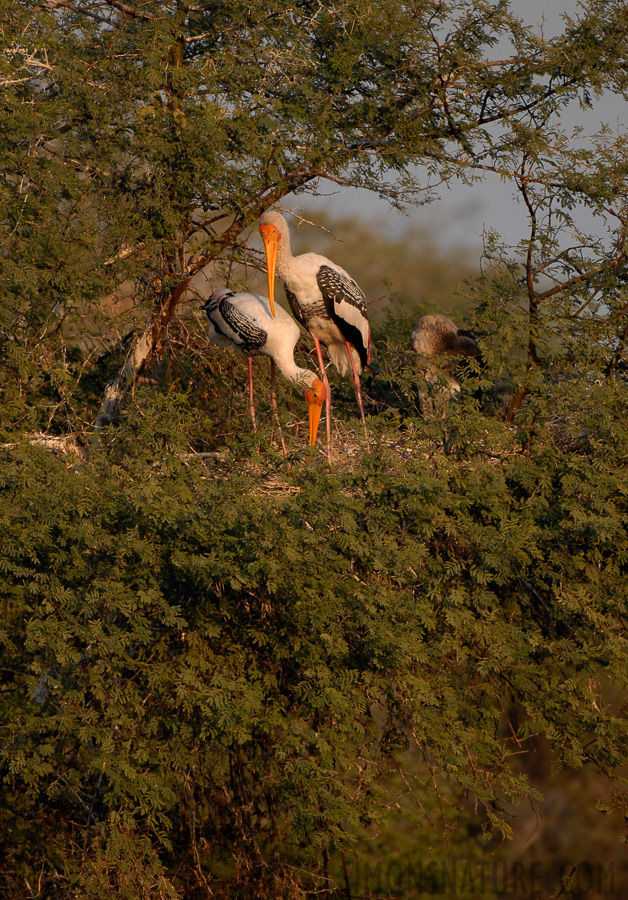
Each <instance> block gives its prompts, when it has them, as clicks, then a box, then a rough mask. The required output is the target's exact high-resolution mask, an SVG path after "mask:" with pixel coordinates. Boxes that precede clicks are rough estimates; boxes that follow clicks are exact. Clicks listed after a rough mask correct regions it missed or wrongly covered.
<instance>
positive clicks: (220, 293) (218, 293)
mask: <svg viewBox="0 0 628 900" xmlns="http://www.w3.org/2000/svg"><path fill="white" fill-rule="evenodd" d="M234 296H235V291H232V290H231V288H226V287H222V288H218V289H217V290H215V291H214V293H213V294H212V295H211V297H210V298H209V300H207V302H206V303H205V304H204V306H203V307H202V308H203V309H208V308H209V307H210V306H211V305H213V304H215V303H220V302H221V301H222V300H224V299H225V297H234Z"/></svg>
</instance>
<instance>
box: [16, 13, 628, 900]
mask: <svg viewBox="0 0 628 900" xmlns="http://www.w3.org/2000/svg"><path fill="white" fill-rule="evenodd" d="M2 28H3V31H2V34H3V52H2V57H1V64H2V85H3V88H4V99H3V104H2V108H1V111H0V115H2V117H3V121H2V123H1V124H2V128H1V129H0V142H1V145H2V150H3V153H2V178H1V179H0V190H1V191H2V200H3V219H2V233H3V253H2V254H1V255H0V266H1V267H2V276H3V277H2V278H1V279H0V291H2V303H1V304H0V317H1V319H0V321H1V323H2V324H1V329H2V336H1V337H2V344H1V346H2V351H1V352H2V354H3V373H2V376H1V377H2V390H3V403H2V409H1V410H0V415H2V424H3V428H4V432H5V435H6V438H5V440H6V443H3V446H2V448H1V452H2V454H3V456H2V459H3V469H2V482H1V484H0V487H1V492H0V497H1V505H0V515H1V523H2V532H3V536H4V537H3V542H2V547H1V550H0V553H1V556H0V566H1V571H2V572H3V580H4V587H5V588H6V597H7V599H6V603H5V620H6V624H5V626H4V630H3V632H2V635H1V640H2V644H3V651H4V657H5V665H4V668H3V672H2V678H3V681H2V692H1V694H0V704H1V707H2V715H1V716H0V719H1V720H2V722H3V723H4V724H3V735H2V739H1V740H0V767H1V771H2V777H3V784H4V788H5V796H6V800H5V802H4V805H3V807H2V818H1V820H0V825H1V832H0V836H1V839H2V844H3V851H4V859H5V860H6V865H5V868H6V871H7V878H8V879H9V886H8V887H9V888H10V889H11V890H12V891H13V893H14V894H15V895H16V896H18V895H19V892H22V893H24V894H25V895H29V892H30V895H31V896H32V895H35V896H37V895H38V894H39V895H42V896H43V895H46V896H61V897H68V896H86V897H99V896H101V897H111V896H115V895H119V896H128V897H138V896H140V897H151V898H152V897H165V896H170V897H175V896H185V897H189V898H196V897H208V896H211V895H212V894H220V895H221V896H229V895H232V896H234V897H235V896H255V897H261V896H269V897H271V896H272V897H276V896H282V895H283V896H290V895H302V894H304V893H306V892H307V891H308V890H311V891H316V892H319V893H320V892H322V891H326V892H327V893H332V892H333V891H334V890H335V889H336V883H335V882H334V874H333V872H332V868H333V866H332V863H333V852H334V850H344V849H346V848H347V847H349V846H352V845H353V844H354V843H355V841H356V840H357V839H358V838H359V836H360V835H361V834H364V833H368V834H370V835H372V834H373V831H374V830H375V829H376V828H378V827H379V826H380V824H381V820H382V818H383V817H384V815H385V814H386V813H387V811H390V810H395V809H397V808H398V807H399V806H400V805H401V804H400V803H399V801H398V795H399V779H401V780H402V782H403V784H404V785H405V787H406V792H405V794H404V798H405V799H407V798H408V797H410V796H414V797H417V796H418V797H419V806H418V809H419V813H421V812H426V808H427V818H428V819H429V818H430V813H431V807H430V806H429V804H430V803H433V802H434V801H433V797H434V794H435V795H436V796H438V797H440V798H441V799H442V798H444V799H445V800H446V801H448V802H450V803H451V807H447V804H446V803H443V804H442V808H443V809H445V808H451V809H452V815H451V816H448V814H447V812H446V811H444V812H443V813H442V815H443V817H444V828H445V830H446V831H449V830H451V828H452V827H453V821H454V820H455V818H456V816H457V815H458V808H459V807H462V808H463V809H464V808H465V804H470V803H471V804H475V805H476V806H477V807H478V808H481V809H482V810H483V814H484V822H483V824H484V825H485V826H486V827H487V828H489V829H490V828H493V829H495V830H499V829H502V830H503V831H504V832H505V833H507V832H508V822H507V818H506V815H505V812H504V806H505V805H506V804H508V803H509V802H511V801H515V800H517V799H519V798H521V797H522V796H530V795H531V794H533V790H532V789H531V787H530V785H529V784H528V783H527V781H526V779H525V777H523V775H522V774H521V773H520V772H517V771H516V769H514V768H513V767H512V766H511V765H510V758H511V756H512V754H513V753H514V754H516V753H518V752H519V751H520V750H521V749H522V748H524V747H525V746H526V737H527V736H528V734H530V733H538V734H540V735H543V736H544V737H545V738H546V739H547V740H548V741H550V742H551V746H552V749H553V752H554V753H555V762H556V765H561V764H568V765H572V766H574V767H576V766H580V765H583V764H585V763H589V764H591V765H594V766H595V767H597V769H598V770H599V771H601V772H603V773H604V774H605V775H607V776H608V777H609V778H613V777H614V775H615V774H616V773H617V771H619V770H620V768H621V766H622V765H624V764H625V761H626V718H625V715H624V708H623V706H622V703H623V701H622V699H621V697H619V698H616V697H614V696H612V695H610V696H609V695H608V694H607V693H606V685H607V684H612V685H620V686H622V685H624V684H625V681H626V658H627V655H626V633H625V623H624V614H625V600H624V597H625V591H626V572H625V564H626V559H627V558H628V546H627V541H626V516H627V510H626V502H625V488H624V487H623V483H622V478H623V475H624V469H623V467H624V465H625V462H624V461H625V457H626V427H625V422H626V415H625V412H626V409H625V407H626V395H625V384H624V382H623V381H622V379H621V377H620V378H619V379H618V378H617V375H618V374H619V375H620V376H621V374H622V369H623V366H622V363H623V353H624V344H625V340H626V300H625V275H624V272H625V258H626V257H625V252H626V251H625V230H624V229H625V217H626V183H625V179H626V146H625V141H624V140H623V138H622V137H621V136H613V135H611V134H610V133H609V132H607V131H605V132H602V133H601V134H600V135H599V136H598V138H597V139H596V141H595V143H593V144H591V143H588V144H584V143H583V144H582V145H579V144H578V143H577V142H576V141H574V140H573V139H572V138H573V135H569V134H568V132H567V131H566V129H565V128H564V127H562V126H561V114H562V112H563V110H565V109H566V108H567V107H568V106H569V104H572V103H574V104H578V103H582V104H584V105H590V104H592V103H593V102H594V99H593V98H595V96H596V95H597V93H599V92H601V91H604V90H610V91H614V92H615V93H617V94H619V95H622V96H623V95H624V94H625V91H626V66H625V63H626V46H627V43H626V32H627V30H628V16H627V14H626V10H625V4H624V3H620V2H591V3H589V4H588V6H587V7H586V8H585V9H583V11H582V13H581V15H580V17H579V19H578V20H577V21H574V22H570V21H566V23H565V29H564V33H563V34H562V35H561V36H560V37H558V38H556V39H554V40H551V41H546V40H544V39H543V38H542V37H541V36H540V35H538V34H535V33H534V31H533V30H531V29H529V28H527V27H524V26H523V25H522V23H521V22H520V21H518V20H517V19H516V18H515V17H513V16H512V14H511V13H510V11H509V7H508V4H507V3H505V2H502V3H497V4H494V3H488V2H487V3H479V2H473V3H467V2H451V3H442V2H418V3H415V4H411V3H399V2H397V0H395V2H383V3H379V4H376V5H375V4H373V5H371V4H366V3H365V4H361V3H351V2H342V3H336V4H327V3H325V4H323V3H309V2H302V3H296V4H294V3H293V4H286V3H283V4H278V3H275V4H273V3H271V4H268V3H265V4H262V3H260V2H255V0H254V2H250V3H246V4H238V3H231V2H230V3H224V4H223V3H220V2H208V3H198V4H195V5H192V4H186V3H183V2H178V3H172V4H167V3H157V2H151V0H147V2H143V3H136V4H131V3H122V2H117V0H48V2H46V3H35V2H27V0H26V2H20V3H17V4H11V5H5V6H3V8H2ZM497 45H499V53H498V54H496V55H497V56H498V58H495V55H494V50H493V48H494V47H496V46H497ZM391 173H393V174H394V175H395V180H392V179H391ZM480 176H482V177H490V176H495V177H502V178H506V179H510V180H511V182H512V184H513V188H514V189H515V190H516V191H517V192H518V193H519V194H520V196H521V200H522V202H523V203H524V205H525V208H526V210H527V212H528V219H529V225H530V229H529V232H528V233H527V234H526V235H524V236H523V238H522V243H521V245H520V246H518V247H515V248H504V247H502V246H501V245H500V243H499V241H498V239H497V238H496V237H493V238H491V240H490V241H489V242H488V244H487V251H486V252H487V263H488V264H487V266H486V267H485V270H484V273H483V276H484V277H483V279H481V280H480V281H479V282H478V283H477V284H475V285H472V286H471V287H470V289H469V293H470V295H471V296H472V297H473V299H474V300H475V307H474V315H475V316H476V319H477V324H478V325H479V329H478V331H479V332H480V334H481V338H480V339H481V340H482V342H483V350H484V351H485V355H486V357H487V360H488V362H489V367H490V372H491V378H492V379H495V378H502V379H504V380H505V381H506V383H507V386H510V385H512V384H513V383H514V384H516V385H517V390H515V391H511V398H510V400H509V409H508V417H509V418H510V419H511V420H512V423H513V425H512V427H511V426H510V425H508V424H506V423H504V422H503V421H502V420H501V419H500V418H499V417H487V416H482V415H479V414H478V413H477V411H475V412H474V410H473V408H472V403H471V401H468V402H467V403H466V408H465V409H464V413H465V414H464V415H463V414H461V413H460V412H459V411H458V410H456V409H452V410H451V411H450V413H449V414H448V416H447V417H446V418H444V419H438V420H434V421H428V422H423V421H422V420H420V419H419V418H417V416H416V410H414V412H413V410H412V404H411V397H412V392H413V390H414V388H415V382H416V370H415V367H414V365H413V363H410V362H409V360H408V357H407V354H405V355H404V351H403V350H402V349H400V347H401V345H402V344H403V332H401V331H400V332H399V333H398V334H395V328H398V327H399V326H395V325H394V323H389V324H388V326H387V334H386V339H385V342H384V341H383V340H382V343H380V345H379V346H380V353H381V371H382V373H383V374H382V375H381V377H380V381H383V379H384V377H385V378H387V379H388V382H389V389H390V392H391V393H392V394H395V395H396V396H398V397H406V398H410V399H409V400H408V401H407V402H405V401H404V402H405V405H404V403H402V402H399V403H398V404H397V405H395V404H391V405H390V406H389V408H388V409H387V410H386V411H385V413H386V414H385V415H383V416H381V417H375V416H374V417H373V420H372V423H371V428H372V440H373V448H374V449H375V450H376V451H377V452H373V453H370V454H365V455H364V456H361V457H360V459H359V463H358V464H357V465H356V466H355V468H353V469H352V470H350V471H346V472H339V473H335V474H332V475H329V474H327V473H324V472H320V471H319V470H318V469H316V467H314V466H312V467H307V466H305V465H303V466H301V465H299V466H295V467H293V468H289V464H287V463H286V464H284V463H282V462H281V461H280V460H277V459H274V458H272V456H268V457H263V458H262V459H261V460H260V458H259V457H256V455H255V451H253V450H250V449H249V448H248V447H246V446H245V448H244V450H242V449H241V448H240V449H239V450H238V453H239V457H238V456H237V455H236V459H235V461H234V462H233V464H232V466H231V467H230V468H229V470H228V471H225V472H222V474H220V475H216V473H215V472H212V471H209V470H208V469H207V468H205V463H203V462H202V460H201V461H199V460H198V459H197V460H192V461H191V460H190V459H189V456H185V455H184V454H183V453H182V452H181V453H179V454H178V455H177V453H176V452H175V453H173V452H171V451H172V450H173V449H174V450H175V451H176V450H181V451H182V450H183V449H184V448H185V445H186V444H187V441H188V436H189V434H190V432H191V426H190V416H191V410H192V408H193V399H192V398H191V397H190V396H187V397H180V396H179V397H174V398H169V397H163V396H162V395H160V394H159V392H158V391H156V392H155V397H154V399H153V403H152V405H151V406H150V407H148V408H147V407H145V406H144V407H141V408H140V407H139V406H134V405H133V404H130V408H129V413H128V418H127V419H126V420H125V421H123V422H122V424H121V425H120V427H119V428H118V429H117V430H114V429H112V430H110V431H108V432H107V434H106V435H105V436H104V438H103V441H102V442H101V444H100V445H95V447H94V449H93V452H92V455H91V458H90V459H89V460H88V461H87V462H85V463H84V464H83V465H82V466H80V467H78V468H74V469H68V468H67V467H66V465H65V463H64V462H63V461H59V460H57V459H55V458H53V457H51V456H50V455H49V454H47V453H45V452H43V451H40V450H38V449H37V448H36V447H33V446H30V445H29V444H27V443H24V444H23V443H21V442H20V432H27V433H28V432H30V431H31V430H32V428H33V427H34V426H36V427H38V428H41V427H42V425H47V426H49V427H50V428H51V429H56V430H63V429H70V430H84V429H85V427H86V425H87V424H88V423H89V424H91V423H92V421H93V418H94V411H93V409H92V407H90V406H89V405H88V404H87V403H85V402H84V401H83V395H82V394H80V392H79V388H78V385H79V384H80V381H81V377H82V373H83V372H84V371H85V370H86V366H87V363H88V361H89V359H88V357H86V354H85V353H83V352H78V351H77V346H78V347H80V346H81V342H80V339H81V338H82V336H83V333H84V332H85V331H87V330H90V329H91V330H92V331H93V332H96V331H97V330H98V328H102V327H104V325H106V324H107V319H108V317H109V316H110V309H111V298H116V297H118V296H119V293H120V291H121V290H122V286H125V288H124V289H125V290H126V291H127V292H128V293H130V295H131V297H132V298H133V302H134V308H133V310H132V315H131V319H132V320H133V324H134V325H135V330H134V331H132V332H130V333H129V334H128V335H126V339H127V345H126V346H127V351H128V359H127V362H126V364H125V366H124V367H123V368H122V369H121V370H120V371H119V372H118V373H117V376H116V380H115V381H114V382H113V383H112V385H111V386H110V388H109V390H108V394H107V396H106V397H105V401H104V403H103V405H102V407H101V409H100V412H99V415H98V417H97V419H96V422H97V424H98V425H99V426H100V425H102V424H104V423H105V422H107V421H111V420H113V419H114V418H117V417H119V413H120V410H121V408H122V404H123V402H124V399H125V396H126V393H127V390H128V388H129V387H130V385H131V384H132V382H133V379H134V377H135V376H136V374H137V373H138V372H139V371H140V370H141V368H142V367H143V366H144V365H145V364H146V362H147V361H148V360H149V359H150V358H151V357H152V356H155V355H156V354H157V353H158V352H159V348H160V344H161V343H162V342H163V341H164V339H165V336H166V332H167V328H168V325H169V323H170V322H171V320H172V317H173V315H174V313H175V311H176V310H177V307H178V306H179V305H180V304H181V303H182V301H184V300H186V299H189V298H194V297H195V296H196V293H195V292H196V291H197V287H196V286H195V284H194V281H193V279H194V277H195V276H196V275H197V274H198V273H201V272H203V271H207V267H208V266H210V267H211V268H210V273H211V278H214V277H215V278H218V277H220V278H221V279H222V278H224V277H226V275H227V274H228V266H229V264H230V263H231V262H232V261H238V260H242V259H245V258H247V254H248V253H250V250H249V249H248V248H247V237H248V229H249V226H250V225H251V224H252V223H254V222H255V220H256V219H257V217H258V216H259V214H260V213H261V212H262V211H263V210H264V209H265V208H267V207H268V206H270V205H272V204H274V203H277V202H278V201H281V200H282V198H285V197H287V196H288V195H289V194H292V193H294V192H299V191H305V190H310V189H314V188H315V187H316V185H317V184H318V183H319V182H320V180H321V179H327V180H331V181H334V182H336V183H338V184H350V185H356V186H361V187H366V188H369V189H371V190H374V191H376V192H378V193H379V194H380V195H382V196H385V197H388V198H389V199H390V200H391V202H392V203H393V204H402V203H403V202H404V201H405V200H407V199H411V198H413V197H415V198H416V197H417V196H418V197H422V198H427V197H429V196H430V193H431V192H432V191H435V190H436V189H437V187H438V184H439V183H441V182H443V181H446V180H448V179H452V178H463V179H468V180H472V179H475V178H477V177H480ZM580 209H586V210H588V211H589V213H590V214H592V216H593V219H590V220H588V221H587V222H584V223H583V220H581V218H580V213H579V210H580ZM591 222H593V223H594V224H593V225H591ZM585 226H586V227H585ZM601 226H604V228H606V226H608V227H609V230H608V231H604V228H603V227H601ZM587 232H590V234H589V233H587ZM566 234H570V235H571V239H570V240H569V241H567V240H565V237H564V236H565V235H566ZM600 234H602V235H603V238H600V236H599V235H600ZM356 274H357V275H358V277H359V273H356ZM103 320H104V323H103ZM406 337H407V335H406ZM210 400H211V402H212V403H214V404H216V403H217V402H218V400H217V398H216V397H212V398H210ZM557 410H560V411H561V413H563V416H562V417H561V421H560V422H558V426H559V435H558V437H557V436H556V425H557V423H556V417H555V416H554V415H553V414H554V413H555V412H556V411H557ZM402 429H403V430H402ZM399 442H403V450H404V452H403V453H402V454H400V453H399V452H398V444H399ZM271 465H272V467H273V472H274V473H275V474H276V473H279V474H280V476H281V484H282V485H283V488H282V490H279V491H277V494H276V495H272V494H271V493H270V491H271V488H269V487H268V485H267V483H266V481H265V480H264V479H263V478H260V477H259V474H258V473H259V471H260V469H261V470H262V472H266V471H267V470H268V467H270V466H271ZM287 573H288V575H289V577H287ZM515 707H516V713H515V712H513V709H514V708H515ZM517 725H518V727H516V726H517ZM505 729H508V730H506V731H505ZM408 746H411V747H412V748H413V754H414V755H413V759H415V760H416V759H417V758H418V759H419V761H420V766H419V768H418V770H417V771H415V772H414V774H412V773H409V772H408V768H407V766H404V764H403V751H404V750H406V748H407V747H408ZM391 773H392V776H394V778H396V779H397V781H395V780H394V779H393V780H391V777H392V776H391ZM426 773H427V774H426ZM421 804H423V806H421ZM613 804H616V805H617V806H618V808H620V809H623V808H624V806H625V797H624V796H623V795H622V792H621V790H619V788H618V790H617V792H616V793H615V794H614V795H613V796H612V798H611V800H610V801H607V806H608V808H609V809H610V807H612V805H613ZM343 877H344V878H345V882H344V886H343V890H344V893H345V894H349V895H350V894H351V878H350V874H349V873H348V872H347V868H346V867H345V869H344V872H343ZM340 881H341V883H342V877H341V879H340Z"/></svg>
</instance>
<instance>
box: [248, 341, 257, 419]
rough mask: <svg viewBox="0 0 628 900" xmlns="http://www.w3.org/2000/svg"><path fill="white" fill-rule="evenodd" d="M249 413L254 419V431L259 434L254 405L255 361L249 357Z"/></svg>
mask: <svg viewBox="0 0 628 900" xmlns="http://www.w3.org/2000/svg"><path fill="white" fill-rule="evenodd" d="M249 412H250V413H251V418H252V419H253V431H254V432H255V433H256V434H257V425H256V424H255V404H254V403H253V360H252V359H251V357H250V356H249Z"/></svg>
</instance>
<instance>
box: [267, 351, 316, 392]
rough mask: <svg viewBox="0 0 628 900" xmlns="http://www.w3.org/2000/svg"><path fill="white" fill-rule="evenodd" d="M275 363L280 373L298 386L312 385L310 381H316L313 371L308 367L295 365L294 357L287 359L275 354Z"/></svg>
mask: <svg viewBox="0 0 628 900" xmlns="http://www.w3.org/2000/svg"><path fill="white" fill-rule="evenodd" d="M275 363H276V364H277V368H278V369H279V371H280V372H281V374H282V375H285V376H286V378H288V379H289V380H290V381H292V382H293V383H294V384H296V385H298V386H299V387H304V388H306V387H312V383H313V382H314V381H316V375H315V374H314V372H310V370H309V369H302V368H301V366H297V364H296V363H295V361H294V357H293V358H292V359H288V358H280V357H279V356H275Z"/></svg>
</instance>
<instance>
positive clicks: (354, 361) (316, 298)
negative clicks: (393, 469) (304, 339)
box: [259, 209, 371, 461]
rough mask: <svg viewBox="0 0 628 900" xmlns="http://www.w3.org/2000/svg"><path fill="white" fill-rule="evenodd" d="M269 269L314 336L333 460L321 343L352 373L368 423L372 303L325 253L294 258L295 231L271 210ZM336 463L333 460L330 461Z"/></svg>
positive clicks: (267, 220) (267, 221)
mask: <svg viewBox="0 0 628 900" xmlns="http://www.w3.org/2000/svg"><path fill="white" fill-rule="evenodd" d="M259 230H260V234H261V235H262V238H263V239H264V247H265V250H266V265H267V269H268V293H269V296H270V300H271V305H272V303H273V301H274V290H275V269H276V270H277V272H278V274H279V275H280V277H281V278H283V280H284V286H285V289H286V296H287V297H288V301H289V303H290V308H291V310H292V312H293V314H294V316H295V318H296V319H297V321H298V322H300V324H301V325H303V327H304V328H306V329H307V330H308V331H309V332H310V334H311V335H312V337H313V338H314V344H315V345H316V352H317V355H318V360H319V365H320V367H321V375H322V378H323V381H324V382H325V387H326V389H327V403H326V413H327V415H326V418H327V440H328V456H329V455H330V450H329V444H330V441H331V413H330V408H331V404H330V397H331V394H330V390H329V382H328V380H327V374H326V372H325V364H324V362H323V356H322V353H321V348H320V345H321V344H324V345H325V347H326V348H327V351H328V353H329V357H330V359H331V361H332V363H333V364H334V366H335V367H336V368H337V369H338V371H339V372H340V374H341V375H345V376H346V375H352V377H353V385H354V389H355V393H356V398H357V401H358V407H359V409H360V418H361V419H362V422H363V423H364V421H365V420H364V406H363V404H362V394H361V391H360V377H359V376H360V375H361V374H362V370H363V368H364V366H365V365H366V364H367V363H368V362H370V359H371V329H370V326H369V321H368V313H367V309H366V300H365V297H364V294H363V293H362V291H361V290H360V288H359V287H358V285H357V283H356V282H355V281H354V280H353V278H351V276H350V275H349V273H348V272H346V271H345V270H344V269H343V268H342V266H339V265H337V264H336V263H334V262H332V260H330V259H327V257H326V256H321V255H320V254H319V253H303V254H301V255H300V256H293V254H292V250H291V248H290V229H289V228H288V223H287V222H286V220H285V218H284V216H283V215H282V214H281V213H280V212H277V210H274V209H271V210H267V211H266V212H265V213H264V214H263V216H262V217H261V219H260V225H259ZM330 461H331V459H330Z"/></svg>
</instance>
